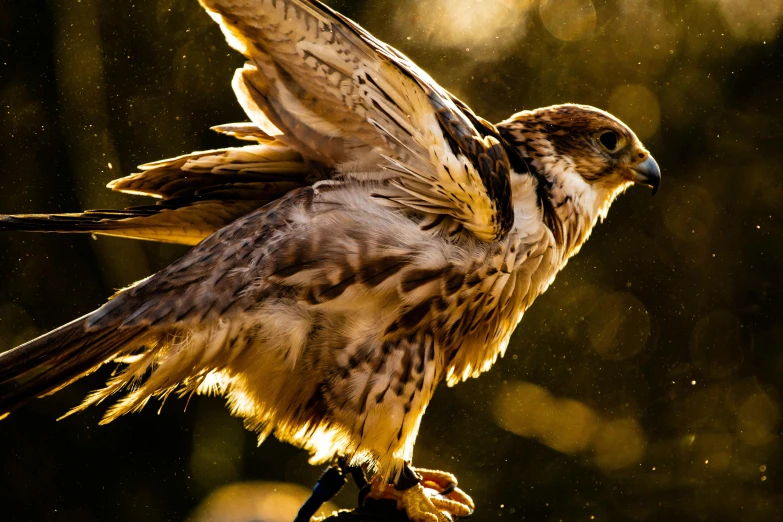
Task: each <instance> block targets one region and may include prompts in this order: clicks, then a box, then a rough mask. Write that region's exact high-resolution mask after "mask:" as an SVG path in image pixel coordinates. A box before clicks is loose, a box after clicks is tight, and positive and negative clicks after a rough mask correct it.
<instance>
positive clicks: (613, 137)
mask: <svg viewBox="0 0 783 522" xmlns="http://www.w3.org/2000/svg"><path fill="white" fill-rule="evenodd" d="M598 141H600V142H601V145H603V147H604V148H605V149H606V150H607V151H608V152H614V151H616V150H617V145H618V143H619V142H620V138H619V136H617V133H616V132H614V131H604V132H602V133H601V134H600V135H599V136H598Z"/></svg>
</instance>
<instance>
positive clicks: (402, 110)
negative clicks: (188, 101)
mask: <svg viewBox="0 0 783 522" xmlns="http://www.w3.org/2000/svg"><path fill="white" fill-rule="evenodd" d="M200 1H201V4H202V5H203V6H204V7H205V9H206V10H207V11H208V12H209V14H210V16H212V17H213V18H214V19H215V21H217V22H218V23H219V24H220V26H221V28H222V29H223V32H224V33H225V35H226V38H227V40H228V41H229V43H230V44H231V45H232V46H233V47H234V48H235V49H237V50H238V51H240V52H241V53H242V54H244V55H245V57H246V58H248V60H249V61H250V64H249V65H246V66H245V68H244V69H243V70H242V71H241V73H240V74H238V75H237V76H236V77H235V88H236V90H237V95H238V96H239V97H240V100H241V101H242V105H243V107H244V108H245V110H246V111H247V112H248V114H249V115H250V117H251V119H253V121H255V122H256V123H257V124H258V125H259V127H262V128H263V125H262V122H263V121H265V120H266V121H270V122H271V123H272V124H273V125H274V126H275V127H277V128H278V129H279V130H281V131H282V132H283V135H282V136H281V137H280V139H282V140H286V143H288V144H289V145H291V146H292V147H294V148H296V149H297V150H299V151H300V152H301V153H302V154H303V155H304V156H305V157H310V158H314V159H317V160H319V161H325V162H326V163H328V164H330V165H334V166H338V165H339V164H340V163H343V162H346V161H358V162H363V161H368V158H370V161H374V162H375V163H376V165H377V163H378V160H379V159H380V157H382V156H385V157H388V158H393V159H394V160H395V161H393V162H391V164H390V166H391V168H392V170H393V171H394V172H396V173H398V174H400V176H399V178H398V181H397V182H396V184H391V185H388V187H389V190H388V191H379V194H378V195H379V196H381V197H382V198H383V200H384V201H385V202H387V203H388V204H393V205H397V206H401V207H405V208H409V209H414V210H418V211H422V212H428V213H436V214H445V215H448V216H451V217H452V218H454V219H457V220H458V221H460V222H462V223H463V224H464V226H465V228H466V229H468V230H470V231H472V232H473V233H474V234H475V235H476V236H478V237H479V238H481V239H484V240H490V241H491V240H497V239H499V238H502V237H504V236H505V235H506V234H507V233H508V231H509V230H510V227H511V222H512V221H513V211H512V207H511V192H510V172H511V167H510V164H509V160H508V157H507V156H506V155H505V153H504V152H503V146H502V145H501V140H499V139H497V138H496V137H495V135H496V133H497V132H496V130H495V129H494V127H492V126H491V125H490V124H488V123H486V122H484V121H483V120H480V119H479V118H477V117H475V115H473V114H472V113H470V110H469V109H468V108H467V107H465V106H464V104H462V103H461V102H459V103H458V102H457V101H456V100H455V99H454V98H453V97H452V96H451V95H450V94H448V93H447V92H446V91H444V90H443V89H442V88H441V87H440V86H438V85H437V84H436V83H435V82H434V81H433V80H432V79H431V78H430V77H429V76H428V75H427V74H426V73H424V72H423V71H421V70H420V69H418V68H417V67H416V66H415V65H414V64H413V63H412V62H411V61H410V60H409V59H408V58H406V57H405V56H404V55H402V54H401V53H400V52H398V51H396V50H395V49H393V48H391V47H390V46H388V45H386V44H384V43H382V42H379V41H378V40H376V39H375V38H373V37H372V36H371V35H369V34H368V33H367V32H366V31H364V30H363V29H361V28H360V27H358V26H357V25H356V24H354V23H353V22H351V21H350V20H348V19H347V18H345V17H343V16H341V15H339V14H338V13H335V12H334V11H332V10H331V9H329V8H328V7H326V6H324V5H323V4H321V3H320V2H317V1H306V0H274V1H273V0H258V1H255V2H248V1H247V0H200ZM351 140H353V143H351ZM357 142H358V143H357ZM362 144H363V146H362ZM379 154H380V156H379ZM376 168H377V167H376Z"/></svg>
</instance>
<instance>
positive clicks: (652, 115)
mask: <svg viewBox="0 0 783 522" xmlns="http://www.w3.org/2000/svg"><path fill="white" fill-rule="evenodd" d="M609 112H611V113H612V114H614V115H615V116H617V117H618V118H620V119H621V120H623V121H624V122H625V123H626V124H627V125H628V126H629V127H631V128H632V129H633V130H634V132H635V133H636V135H637V136H638V137H639V139H640V140H646V139H648V138H650V137H651V136H652V135H654V134H655V133H656V132H658V128H659V127H660V125H661V106H660V104H659V103H658V98H657V97H656V96H655V95H654V94H653V93H652V92H651V91H650V89H648V88H647V87H645V86H644V85H622V86H620V87H618V88H616V89H615V90H614V92H612V95H611V96H610V97H609Z"/></svg>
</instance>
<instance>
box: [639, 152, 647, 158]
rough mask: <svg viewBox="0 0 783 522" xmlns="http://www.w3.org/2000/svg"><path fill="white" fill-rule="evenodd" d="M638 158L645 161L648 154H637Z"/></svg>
mask: <svg viewBox="0 0 783 522" xmlns="http://www.w3.org/2000/svg"><path fill="white" fill-rule="evenodd" d="M637 156H638V157H639V159H640V160H643V159H644V158H646V157H647V154H645V153H644V152H640V153H639V154H637Z"/></svg>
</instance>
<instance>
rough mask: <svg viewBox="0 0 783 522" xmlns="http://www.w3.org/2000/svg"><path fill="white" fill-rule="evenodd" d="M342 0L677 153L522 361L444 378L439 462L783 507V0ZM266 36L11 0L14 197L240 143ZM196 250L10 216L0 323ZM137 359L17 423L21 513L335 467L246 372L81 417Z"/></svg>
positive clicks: (512, 93)
mask: <svg viewBox="0 0 783 522" xmlns="http://www.w3.org/2000/svg"><path fill="white" fill-rule="evenodd" d="M329 3H330V5H332V6H333V7H335V8H337V9H339V10H341V11H342V12H343V13H345V14H346V15H348V16H350V17H351V18H353V19H355V20H356V21H358V22H359V23H361V24H362V25H363V26H365V27H366V28H367V29H368V30H370V31H371V32H373V33H374V34H375V35H377V36H378V37H379V38H381V39H383V40H385V41H387V42H389V43H390V44H392V45H394V46H396V47H398V48H399V49H401V50H402V51H403V52H404V53H406V54H408V55H409V56H410V57H411V58H413V59H414V60H415V61H416V62H417V63H418V64H419V65H421V66H422V67H423V68H425V69H426V70H427V71H428V72H430V74H431V75H432V76H433V77H434V78H435V79H436V80H437V81H439V82H440V83H441V84H442V85H444V86H445V87H446V88H447V89H449V90H451V91H452V92H453V93H454V94H456V95H457V96H459V97H460V98H462V99H463V100H464V101H465V102H467V103H468V104H469V105H470V106H471V107H472V108H473V109H474V110H475V111H476V112H477V113H479V114H481V115H483V116H484V117H486V118H487V119H489V120H492V121H499V120H502V119H504V118H506V117H508V116H509V115H510V114H511V113H512V112H515V111H519V110H522V109H529V108H535V107H539V106H544V105H548V104H555V103H562V102H578V103H587V104H592V105H596V106H598V107H601V108H605V109H607V110H609V111H611V112H613V113H614V114H616V115H617V116H619V117H620V118H621V119H623V120H624V121H625V122H626V123H628V124H629V125H630V126H631V127H632V128H633V129H635V130H636V132H637V134H638V135H639V136H640V138H642V139H643V140H644V141H645V143H646V145H647V146H648V148H649V149H650V150H651V151H652V152H653V154H654V155H655V157H656V158H657V160H658V162H659V163H660V165H661V170H662V171H663V184H662V186H661V190H660V192H659V194H658V195H657V196H656V197H654V198H651V197H650V193H649V191H648V190H643V189H631V190H630V191H629V192H628V193H627V194H626V195H625V196H623V197H622V198H620V199H619V200H618V201H617V202H616V203H615V204H614V206H613V208H612V210H611V212H610V214H609V218H608V219H607V221H606V222H605V223H604V224H603V225H601V226H599V227H598V228H597V229H596V230H595V232H594V233H593V236H592V238H591V239H590V241H589V242H588V244H587V245H586V247H585V248H584V249H583V250H582V252H581V253H580V254H579V255H578V256H577V257H576V258H574V259H573V260H572V261H571V263H569V265H568V267H567V268H566V269H565V271H564V272H563V273H561V274H560V276H559V277H558V279H557V280H556V282H555V284H554V285H553V287H552V288H551V289H550V290H549V291H548V292H547V293H546V294H545V295H544V296H542V297H541V298H539V299H538V301H537V302H536V303H535V305H534V306H533V307H532V309H531V310H530V311H529V312H528V313H527V314H526V316H525V318H524V319H523V321H522V323H521V324H520V326H519V328H518V329H517V331H516V333H515V334H514V337H513V340H512V343H511V346H510V347H509V350H508V353H507V354H506V357H505V359H504V360H502V361H500V362H499V363H498V364H497V365H496V367H495V368H494V369H493V370H492V371H491V372H489V373H488V374H486V375H484V376H483V377H481V378H480V379H477V380H474V381H471V382H467V383H464V384H462V385H460V386H457V387H456V388H453V389H447V388H446V387H445V386H444V387H442V389H440V390H439V391H438V393H437V394H436V396H435V399H434V400H433V402H432V403H431V405H430V407H429V409H428V411H427V415H426V416H425V418H424V422H423V425H422V428H421V432H420V435H419V440H418V444H417V446H416V454H415V462H416V463H417V464H418V465H420V466H424V467H433V468H440V469H447V470H449V471H452V472H454V473H455V474H456V475H457V476H458V477H459V479H460V484H461V486H463V487H464V488H465V489H466V490H467V491H469V492H470V493H471V494H472V495H473V498H474V499H475V500H476V503H477V509H478V511H477V514H476V516H475V517H474V520H479V521H481V520H494V519H496V518H504V519H507V520H530V521H550V520H551V521H555V520H563V521H570V520H580V521H582V520H598V521H601V520H612V521H616V520H631V521H655V520H710V521H719V520H744V521H752V520H776V519H780V517H781V512H783V470H781V466H783V464H782V462H783V460H782V459H781V452H782V451H783V439H782V438H781V406H782V404H783V403H781V391H783V350H781V345H782V344H783V341H782V340H781V339H782V338H783V276H781V266H782V265H781V262H782V261H783V146H781V140H783V102H782V101H781V97H783V39H781V37H780V30H781V24H782V23H783V0H693V1H686V0H615V1H612V0H609V1H606V2H603V1H602V2H597V1H596V2H593V1H591V0H541V1H536V0H419V1H414V0H380V1H365V2H349V1H347V0H346V1H336V0H335V1H331V2H329ZM242 61H243V60H242V58H241V57H240V56H239V55H238V54H236V53H234V52H233V51H231V50H230V49H229V48H228V46H227V45H226V44H225V42H224V40H223V37H222V35H221V34H220V32H219V30H218V28H217V27H216V26H215V25H214V24H213V23H212V21H211V20H210V19H209V18H208V17H207V16H206V15H205V14H204V13H203V12H202V11H201V9H200V8H199V6H198V5H197V3H196V1H195V0H134V1H133V2H110V1H108V0H104V1H100V0H51V1H48V2H46V1H42V0H5V1H3V2H0V213H24V212H69V211H78V210H80V209H85V208H110V207H123V206H128V205H131V204H139V203H141V202H142V201H143V200H142V199H141V198H134V197H132V196H123V195H118V194H112V193H110V192H109V191H108V190H106V189H105V188H104V187H105V185H106V183H107V182H108V181H110V180H112V179H114V178H118V177H121V176H124V175H127V174H129V173H132V172H134V168H135V166H136V165H137V164H140V163H143V162H147V161H152V160H156V159H160V158H166V157H171V156H175V155H178V154H182V153H187V152H190V151H193V150H197V149H208V148H214V147H219V146H226V145H230V144H231V143H232V141H231V140H230V139H229V138H225V137H221V136H218V135H216V134H214V133H212V132H210V131H209V130H208V127H210V126H212V125H216V124H220V123H228V122H234V121H244V120H246V118H245V116H244V115H243V113H242V111H241V109H240V108H239V106H238V104H237V103H236V101H235V99H234V95H233V93H232V92H231V88H230V80H231V77H232V73H233V70H234V69H235V68H237V67H239V66H241V64H242ZM184 251H185V250H184V249H183V248H179V247H173V246H166V245H156V244H150V243H144V242H135V241H131V240H121V239H111V238H97V239H95V238H90V237H89V236H54V235H48V236H47V235H24V234H21V233H14V234H4V235H2V237H0V350H5V349H9V348H11V347H13V346H15V345H17V344H19V343H21V342H23V341H26V340H28V339H30V338H32V337H34V336H36V335H38V334H41V333H43V332H45V331H47V330H49V329H52V328H54V327H57V326H59V325H61V324H62V323H65V322H67V321H69V320H71V319H73V318H75V317H78V316H80V315H82V314H85V313H87V312H89V311H91V310H93V309H95V308H97V307H98V306H99V305H100V304H102V303H103V302H104V300H105V299H106V298H107V297H108V296H109V295H110V294H111V293H112V292H113V291H114V290H115V289H117V288H121V287H123V286H125V285H127V284H129V283H131V282H133V281H135V280H137V279H139V278H142V277H145V276H147V275H149V274H151V273H153V272H154V271H156V270H159V269H160V268H162V267H164V266H165V265H166V264H168V263H170V262H171V261H173V260H174V259H176V258H177V257H179V256H180V255H182V254H183V253H184ZM111 371H112V368H109V367H107V368H104V369H102V370H101V371H99V372H97V373H96V374H94V375H92V376H90V377H89V378H86V379H84V380H82V381H80V382H78V383H77V384H74V385H72V386H70V387H69V388H67V389H66V390H64V391H63V392H61V393H58V394H57V395H55V396H53V397H50V398H47V399H45V400H40V401H36V402H35V403H34V404H33V405H31V406H29V407H26V408H24V409H23V410H22V411H19V412H17V413H16V414H14V415H12V416H11V417H10V418H9V419H7V420H5V421H3V422H2V423H0V469H2V474H0V505H1V506H2V513H0V518H2V519H3V520H15V521H17V520H18V521H33V520H36V521H37V520H47V521H65V520H69V521H70V520H74V521H80V522H88V521H109V520H112V521H113V520H117V521H138V520H145V521H150V522H156V521H180V520H191V521H196V522H201V521H207V520H210V521H212V520H235V521H237V522H242V521H251V520H253V521H256V522H258V521H267V522H277V521H281V522H282V521H288V520H290V519H291V518H292V513H293V512H295V510H296V507H295V506H296V505H297V503H298V502H300V501H301V500H302V498H303V496H306V492H307V489H309V487H310V486H312V484H313V483H314V482H315V480H316V479H317V477H318V475H319V473H320V471H321V470H320V469H317V468H313V467H310V466H309V465H308V464H307V455H305V454H304V453H303V452H301V451H299V450H297V449H295V448H292V447H289V446H285V445H282V444H280V443H277V442H276V441H272V440H270V441H267V442H265V443H264V444H263V445H261V446H260V447H256V443H255V438H254V436H253V434H251V433H249V432H246V431H245V430H244V429H243V428H242V425H241V422H240V421H239V420H237V419H235V418H232V417H230V416H229V414H228V412H227V411H226V409H225V408H224V407H223V404H222V401H221V400H220V399H215V398H204V397H199V398H194V399H193V400H192V401H190V404H189V405H188V406H187V408H186V407H185V406H186V404H185V401H182V400H179V401H178V400H171V401H169V402H168V404H166V406H165V408H163V409H162V411H161V412H160V413H159V411H158V405H157V404H151V405H149V406H148V407H147V408H146V409H145V410H144V411H143V412H142V413H140V414H136V415H132V416H128V417H124V418H121V419H120V420H118V421H116V422H114V423H112V424H111V425H109V426H103V427H99V426H98V420H99V419H100V417H101V415H102V409H101V408H92V409H90V410H88V411H86V412H84V413H82V414H79V415H76V416H73V417H69V418H68V419H66V420H63V421H61V422H55V419H56V418H57V417H58V416H60V415H61V414H63V413H65V412H66V411H67V410H68V409H69V408H71V407H72V406H74V405H76V404H78V403H79V402H80V400H81V399H82V398H83V397H84V395H85V394H86V393H87V392H88V391H89V390H91V389H95V388H97V387H99V386H100V385H101V383H102V382H103V381H104V380H105V379H107V377H108V376H109V375H110V373H111ZM292 385H295V384H292ZM297 485H299V486H303V487H299V486H297ZM226 488H228V489H226ZM355 495H356V492H355V490H354V489H352V488H350V487H349V488H346V491H344V492H343V493H342V494H341V495H340V496H339V497H338V498H337V499H336V502H337V504H338V505H341V506H344V507H350V506H352V505H353V504H354V503H355V498H356V497H355Z"/></svg>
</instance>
